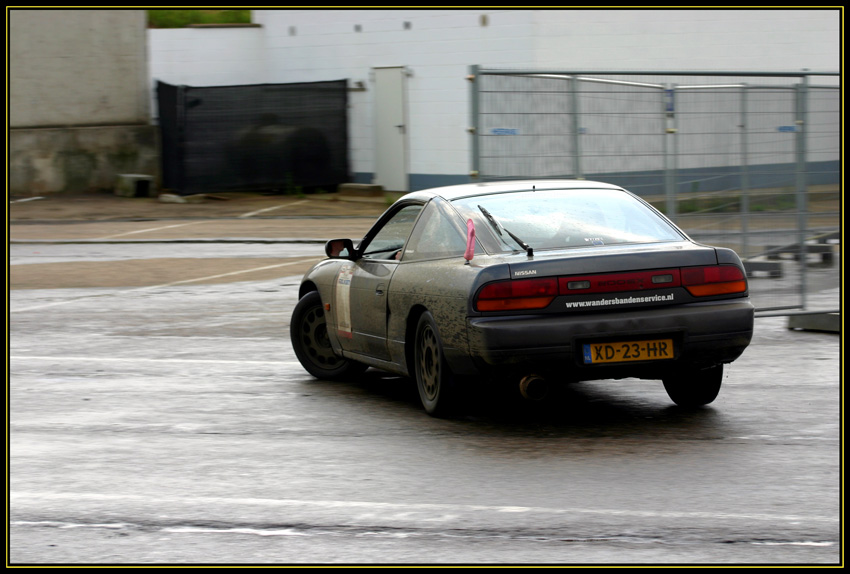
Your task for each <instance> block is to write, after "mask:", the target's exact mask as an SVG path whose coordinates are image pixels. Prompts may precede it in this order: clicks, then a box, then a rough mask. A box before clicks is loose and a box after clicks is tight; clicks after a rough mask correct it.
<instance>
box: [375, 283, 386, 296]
mask: <svg viewBox="0 0 850 574" xmlns="http://www.w3.org/2000/svg"><path fill="white" fill-rule="evenodd" d="M386 288H387V285H386V284H385V283H381V284H380V285H378V286H377V287H375V295H383V294H384V291H385V290H386Z"/></svg>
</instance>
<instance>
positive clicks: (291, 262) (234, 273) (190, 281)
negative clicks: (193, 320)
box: [8, 257, 324, 313]
mask: <svg viewBox="0 0 850 574" xmlns="http://www.w3.org/2000/svg"><path fill="white" fill-rule="evenodd" d="M322 259H324V257H312V258H309V259H301V260H299V261H289V262H287V263H277V264H275V265H264V266H262V267H253V268H251V269H244V270H242V271H231V272H229V273H221V274H219V275H208V276H206V277H196V278H195V279H183V280H180V281H172V282H171V283H162V284H159V285H148V286H145V287H136V288H133V289H127V290H126V291H113V292H110V293H98V294H96V295H86V296H84V297H76V298H74V299H66V300H64V301H55V302H53V303H45V304H43V305H34V306H32V307H24V308H23V309H9V311H8V312H9V313H21V312H24V311H38V310H40V309H46V308H48V307H56V306H58V305H66V304H68V303H74V302H76V301H82V300H86V299H92V298H95V297H106V296H112V295H123V294H126V293H138V292H139V291H150V290H152V289H161V288H163V287H173V286H175V285H185V284H187V283H197V282H199V281H208V280H210V279H220V278H222V277H231V276H234V275H243V274H245V273H254V272H256V271H266V270H268V269H276V268H278V267H288V266H290V265H299V264H302V263H309V262H310V261H321V260H322Z"/></svg>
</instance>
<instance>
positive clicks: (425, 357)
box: [414, 311, 457, 416]
mask: <svg viewBox="0 0 850 574" xmlns="http://www.w3.org/2000/svg"><path fill="white" fill-rule="evenodd" d="M414 345H415V347H414V373H415V375H416V387H417V388H418V389H419V399H420V400H421V401H422V406H423V407H425V412H427V413H428V414H429V415H432V416H444V415H446V414H448V413H450V412H451V411H452V410H453V408H454V407H455V406H456V405H455V403H456V394H457V389H456V388H455V378H454V375H453V374H452V372H451V371H450V370H449V367H448V364H447V363H446V358H445V355H444V354H443V344H442V341H441V340H440V332H439V330H438V329H437V323H436V322H435V321H434V317H433V316H432V315H431V313H429V312H428V311H426V312H425V313H423V314H422V316H421V317H420V318H419V324H418V325H417V327H416V339H415V341H414Z"/></svg>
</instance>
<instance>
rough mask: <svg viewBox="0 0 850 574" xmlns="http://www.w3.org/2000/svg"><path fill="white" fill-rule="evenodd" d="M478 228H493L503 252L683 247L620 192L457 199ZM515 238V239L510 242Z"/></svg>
mask: <svg viewBox="0 0 850 574" xmlns="http://www.w3.org/2000/svg"><path fill="white" fill-rule="evenodd" d="M453 203H454V205H455V206H456V207H457V208H458V210H459V211H460V212H461V215H463V216H464V217H472V218H473V219H474V220H475V221H476V222H477V223H476V226H477V227H478V226H481V225H485V226H487V227H489V228H490V229H491V230H492V231H493V234H494V235H495V236H496V238H497V239H498V240H499V243H500V244H501V245H502V248H503V251H516V250H520V249H522V247H521V246H520V245H519V244H518V242H517V239H518V240H521V241H523V242H524V243H526V244H528V245H529V246H530V247H532V248H534V249H560V248H565V247H566V248H578V247H592V246H600V245H619V244H626V243H657V242H665V241H681V240H682V239H683V236H682V235H681V234H680V233H679V232H678V231H677V230H676V228H675V227H673V226H672V225H671V224H670V223H668V222H667V220H666V219H664V218H662V217H660V216H659V215H658V214H657V213H656V212H655V211H654V210H653V209H651V208H649V207H647V206H646V205H645V204H644V203H643V202H642V201H640V200H638V199H636V198H635V197H634V196H632V195H631V194H629V193H626V192H624V191H620V190H616V189H568V190H541V191H523V192H513V193H501V194H494V195H482V196H476V197H466V198H461V199H457V200H455V201H454V202H453ZM511 234H513V236H514V237H515V238H516V239H515V238H514V237H512V236H511Z"/></svg>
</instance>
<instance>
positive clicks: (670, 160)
mask: <svg viewBox="0 0 850 574" xmlns="http://www.w3.org/2000/svg"><path fill="white" fill-rule="evenodd" d="M662 94H663V95H662V104H663V106H664V193H665V196H666V198H667V203H666V205H667V217H669V218H670V220H671V221H674V222H675V221H676V219H678V217H677V211H678V206H677V204H676V181H675V167H674V161H675V157H674V156H675V151H676V150H675V144H676V140H675V137H676V125H675V121H676V92H675V89H674V88H667V89H666V90H664V91H663V92H662ZM671 148H672V149H671Z"/></svg>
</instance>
